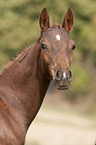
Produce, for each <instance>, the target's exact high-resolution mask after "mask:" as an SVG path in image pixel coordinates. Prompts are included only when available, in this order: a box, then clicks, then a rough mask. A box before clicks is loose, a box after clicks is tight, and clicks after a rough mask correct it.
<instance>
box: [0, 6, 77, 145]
mask: <svg viewBox="0 0 96 145" xmlns="http://www.w3.org/2000/svg"><path fill="white" fill-rule="evenodd" d="M73 23H74V15H73V12H72V10H71V9H70V8H69V9H68V11H67V13H66V15H65V18H64V21H63V24H62V26H61V25H53V26H50V24H49V15H48V13H47V10H46V8H44V9H43V10H42V11H41V14H40V18H39V24H40V28H41V36H40V37H39V39H38V40H37V41H36V42H35V43H34V44H33V45H31V46H30V47H28V48H27V49H25V51H24V52H23V53H21V54H20V55H19V56H18V57H17V58H16V59H15V60H14V61H13V62H12V63H11V64H10V65H9V66H8V67H7V68H6V69H5V70H3V71H2V72H1V74H0V145H23V144H24V140H25V135H26V132H27V129H28V127H29V125H30V123H31V122H32V120H33V119H34V117H35V116H36V114H37V112H38V110H39V108H40V106H41V104H42V101H43V99H44V96H45V93H46V91H47V89H48V86H49V84H50V81H51V80H53V81H54V83H55V85H56V87H57V88H58V89H61V90H64V89H68V88H69V86H70V82H71V80H72V72H71V70H70V68H69V67H70V64H71V62H72V54H73V50H74V49H75V43H74V41H73V40H72V39H71V38H70V37H69V35H68V33H69V32H70V31H71V30H72V28H73Z"/></svg>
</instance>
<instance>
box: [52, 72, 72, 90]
mask: <svg viewBox="0 0 96 145" xmlns="http://www.w3.org/2000/svg"><path fill="white" fill-rule="evenodd" d="M72 78H73V75H72V71H70V70H67V71H61V70H57V71H56V72H55V74H54V79H53V80H54V83H55V85H56V88H57V89H59V90H66V89H68V88H69V86H70V82H71V80H72Z"/></svg>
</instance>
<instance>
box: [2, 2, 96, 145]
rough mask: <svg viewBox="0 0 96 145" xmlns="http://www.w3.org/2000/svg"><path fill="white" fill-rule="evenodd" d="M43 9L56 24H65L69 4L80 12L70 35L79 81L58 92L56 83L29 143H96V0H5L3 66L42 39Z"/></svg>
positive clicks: (50, 90)
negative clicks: (39, 20) (40, 15)
mask: <svg viewBox="0 0 96 145" xmlns="http://www.w3.org/2000/svg"><path fill="white" fill-rule="evenodd" d="M43 7H46V8H47V10H48V13H49V15H50V21H51V23H59V24H62V22H63V19H64V15H65V13H66V11H67V9H68V8H69V7H70V8H71V9H72V10H73V12H74V16H75V23H74V28H73V31H72V32H71V33H70V36H71V38H72V39H73V40H74V41H75V43H76V45H77V48H76V49H75V51H74V54H73V62H72V66H71V69H72V71H73V81H72V84H71V87H70V89H69V90H67V91H58V90H56V89H55V87H54V85H53V84H51V85H50V87H49V89H48V92H47V96H46V98H45V102H44V104H43V107H42V109H41V113H40V112H39V115H40V116H37V120H35V122H36V124H34V123H33V128H32V131H31V132H30V130H29V132H30V135H29V137H28V139H27V142H26V145H31V144H32V143H33V145H43V144H44V145H45V144H46V145H47V144H48V145H49V144H50V145H76V144H78V145H82V144H84V145H91V144H94V143H95V140H96V0H0V70H1V71H2V70H3V68H4V67H5V66H6V64H7V63H8V62H9V61H11V60H13V59H14V58H15V57H16V56H17V55H18V54H19V53H21V52H22V51H23V50H24V49H25V48H26V47H28V46H29V45H30V44H32V43H33V42H34V41H36V40H37V39H38V37H39V36H40V28H39V25H38V18H39V14H40V11H41V10H42V8H43ZM74 113H75V115H76V114H77V115H76V116H74ZM72 114H73V115H72ZM46 115H47V116H46ZM81 115H83V116H81ZM86 116H87V117H88V118H87V119H86ZM89 116H90V117H89ZM56 117H57V118H56ZM89 118H90V119H91V121H90V120H89ZM93 120H94V122H93ZM54 124H55V125H54ZM44 127H45V128H44ZM49 128H51V132H50V130H49ZM64 131H65V132H64ZM41 132H42V133H41ZM32 133H33V134H32ZM42 134H43V135H42ZM45 135H46V136H45ZM48 136H49V138H48ZM94 136H95V137H94ZM32 137H33V138H32ZM36 137H37V138H36ZM44 139H45V140H44ZM89 139H90V140H89ZM28 140H29V142H28ZM50 141H51V142H50ZM52 141H53V142H52ZM61 141H62V142H61ZM64 142H65V143H64ZM88 143H89V144H88Z"/></svg>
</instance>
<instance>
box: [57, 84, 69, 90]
mask: <svg viewBox="0 0 96 145" xmlns="http://www.w3.org/2000/svg"><path fill="white" fill-rule="evenodd" d="M69 86H70V84H69V85H68V86H58V85H56V88H57V89H58V90H67V89H68V88H69Z"/></svg>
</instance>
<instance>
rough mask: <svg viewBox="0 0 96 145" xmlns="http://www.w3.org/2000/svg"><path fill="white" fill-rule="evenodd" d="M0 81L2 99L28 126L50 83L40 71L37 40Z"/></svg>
mask: <svg viewBox="0 0 96 145" xmlns="http://www.w3.org/2000/svg"><path fill="white" fill-rule="evenodd" d="M0 82H2V86H0V88H2V89H1V94H2V92H4V93H3V100H4V101H5V102H6V103H7V104H8V105H9V106H11V107H10V108H13V109H14V110H15V111H13V116H16V118H17V119H18V118H19V119H18V120H20V116H21V118H22V119H23V120H24V123H25V125H26V127H28V126H29V124H30V123H31V121H32V120H33V119H34V117H35V115H36V114H37V112H38V110H39V108H40V106H41V104H42V101H43V98H44V95H45V93H46V91H47V88H48V86H49V83H50V81H49V80H48V79H47V78H46V74H43V72H42V65H41V51H40V44H39V43H38V41H37V42H35V44H34V45H33V46H32V47H31V48H30V51H29V53H28V54H27V56H26V57H25V58H24V59H23V60H22V61H21V62H20V63H18V59H17V60H16V61H15V62H14V63H13V64H12V66H10V67H9V68H8V70H7V71H6V72H5V73H4V75H2V79H1V80H0ZM5 88H6V89H5ZM2 90H3V91H2ZM14 112H17V113H14Z"/></svg>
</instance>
